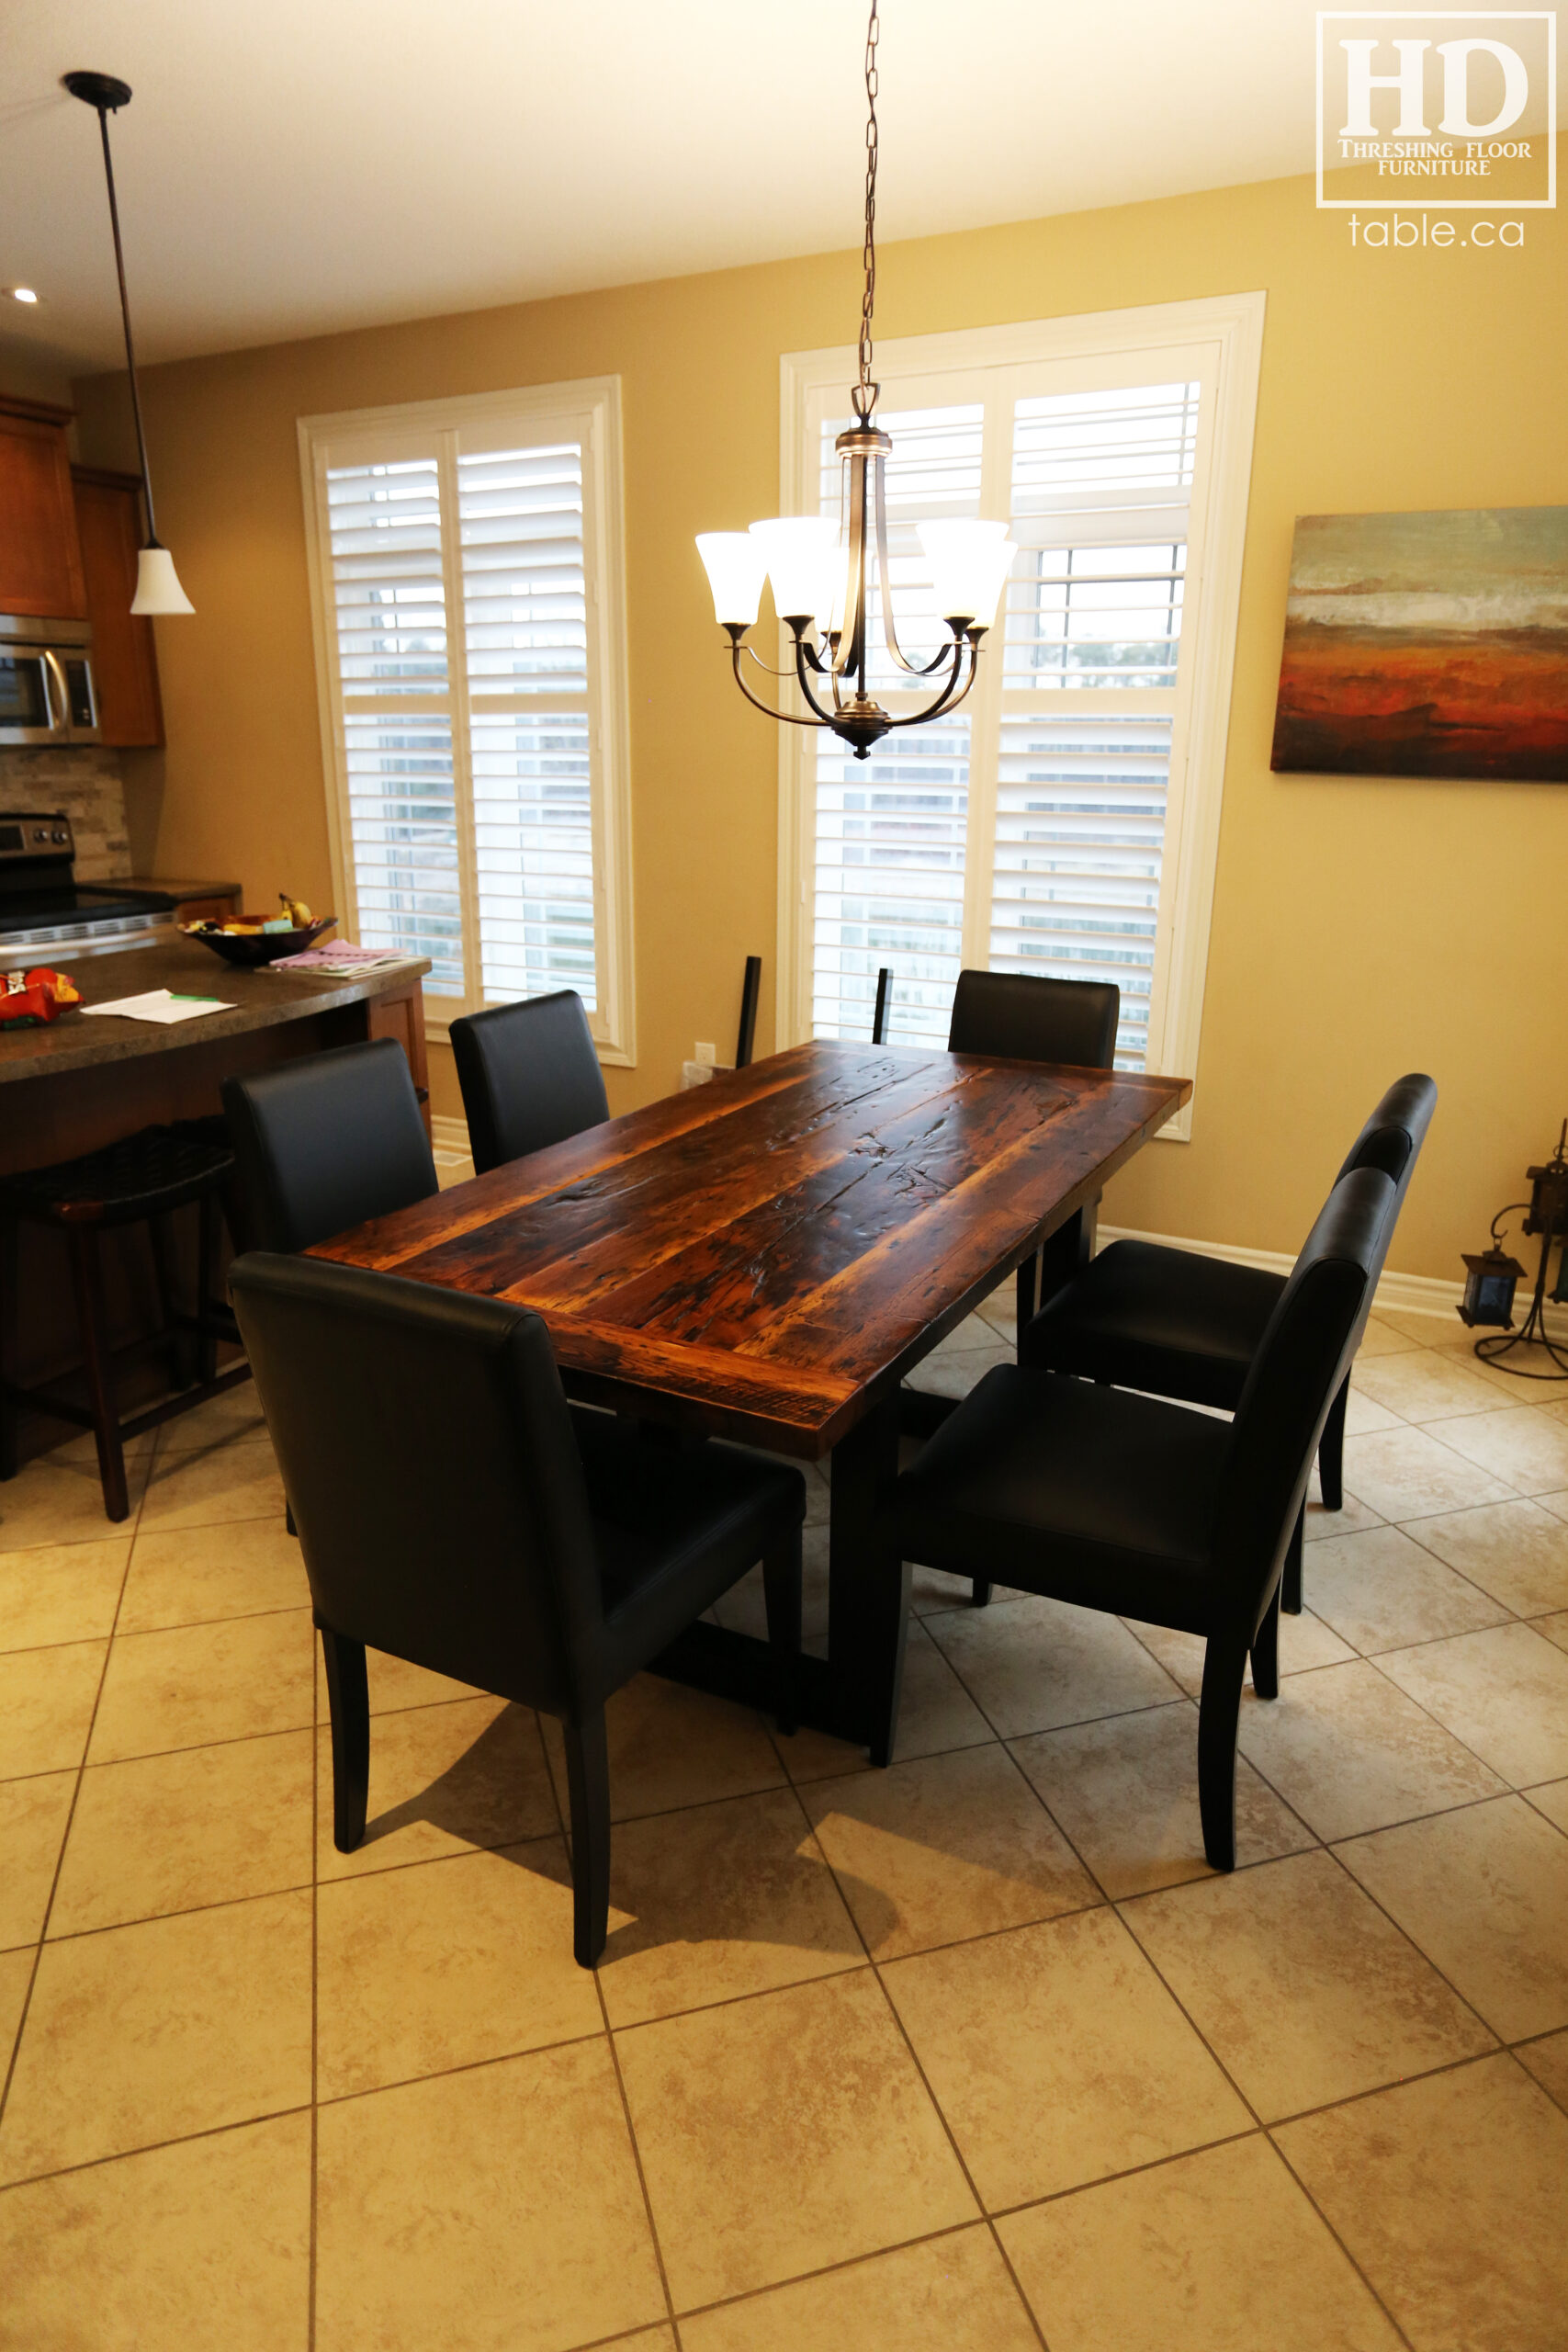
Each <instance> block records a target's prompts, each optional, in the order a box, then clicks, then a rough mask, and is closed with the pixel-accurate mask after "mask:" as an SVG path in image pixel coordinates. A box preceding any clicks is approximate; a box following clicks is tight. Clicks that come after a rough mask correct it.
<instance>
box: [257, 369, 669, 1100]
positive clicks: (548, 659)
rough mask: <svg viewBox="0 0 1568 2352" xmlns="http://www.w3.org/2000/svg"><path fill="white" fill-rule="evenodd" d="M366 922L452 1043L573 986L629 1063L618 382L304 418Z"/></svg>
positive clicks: (327, 693) (339, 844) (346, 857)
mask: <svg viewBox="0 0 1568 2352" xmlns="http://www.w3.org/2000/svg"><path fill="white" fill-rule="evenodd" d="M299 444H300V456H301V464H302V466H303V469H304V479H305V499H306V511H307V514H308V515H309V516H310V522H311V526H312V529H311V541H312V546H311V554H312V597H313V605H314V612H315V620H316V654H317V676H318V685H319V688H320V694H321V721H322V735H323V741H324V746H325V750H326V754H327V765H328V773H329V776H330V777H331V779H332V789H331V791H330V793H329V806H330V809H331V812H332V816H333V865H334V876H333V879H334V885H335V888H336V889H337V891H338V893H339V898H338V904H339V906H340V909H341V910H342V911H343V916H344V930H345V933H349V934H351V935H352V936H355V937H356V938H357V939H358V940H359V941H360V942H361V943H362V944H364V945H366V946H367V947H389V948H396V949H400V950H401V951H402V952H403V953H405V954H407V955H410V956H427V957H428V958H429V959H430V964H431V969H430V971H429V973H428V974H427V975H426V978H425V982H424V992H425V998H426V1002H427V1006H428V1009H429V1012H430V1013H431V1015H432V1016H434V1027H435V1030H436V1034H437V1035H441V1034H444V1029H445V1024H446V1023H447V1022H448V1021H450V1020H452V1019H454V1018H455V1017H456V1016H457V1014H459V1013H463V1012H477V1011H478V1010H479V1007H480V1006H482V1005H486V1004H496V1003H504V1002H508V1001H511V1000H513V999H514V998H517V997H525V996H537V995H540V994H542V993H544V992H545V991H546V990H547V989H561V988H572V989H576V990H577V991H578V993H579V995H580V996H581V998H582V1000H583V1002H584V1004H585V1005H586V1006H587V1008H588V1012H589V1016H590V1020H591V1022H592V1028H593V1034H594V1036H595V1039H596V1040H597V1042H598V1046H599V1052H600V1058H601V1059H602V1060H604V1061H608V1062H622V1063H629V1062H630V1061H631V1060H632V1059H633V1039H632V1034H631V1012H632V1007H631V919H630V891H631V876H630V869H629V819H628V809H627V798H626V651H625V600H624V595H623V591H622V562H621V522H620V515H621V493H620V407H619V388H618V385H617V383H616V382H615V379H604V380H601V381H598V382H593V383H579V384H556V385H550V386H547V387H544V388H541V389H538V390H528V391H520V392H507V393H498V394H493V395H490V394H487V395H484V396H482V397H480V398H479V399H475V400H458V401H428V402H420V403H417V404H416V405H414V406H412V407H407V408H390V409H374V410H365V411H360V412H358V413H355V414H352V415H344V416H317V417H306V418H302V419H301V421H300V425H299Z"/></svg>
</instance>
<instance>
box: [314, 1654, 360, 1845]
mask: <svg viewBox="0 0 1568 2352" xmlns="http://www.w3.org/2000/svg"><path fill="white" fill-rule="evenodd" d="M321 1660H322V1663H323V1665H324V1666H325V1668H326V1670H327V1706H328V1709H329V1712H330V1713H331V1715H332V1725H333V1845H334V1846H335V1847H336V1848H337V1849H338V1852H339V1853H340V1854H352V1853H353V1851H354V1849H355V1847H356V1846H357V1845H358V1843H359V1841H360V1839H361V1838H363V1837H364V1835H365V1810H366V1806H367V1804H368V1803H369V1799H370V1690H369V1684H368V1682H367V1677H366V1672H365V1645H364V1643H363V1642H351V1641H348V1640H347V1639H345V1637H344V1635H343V1634H334V1633H333V1632H332V1631H331V1630H330V1629H329V1628H328V1627H327V1626H325V1625H323V1626H322V1627H321Z"/></svg>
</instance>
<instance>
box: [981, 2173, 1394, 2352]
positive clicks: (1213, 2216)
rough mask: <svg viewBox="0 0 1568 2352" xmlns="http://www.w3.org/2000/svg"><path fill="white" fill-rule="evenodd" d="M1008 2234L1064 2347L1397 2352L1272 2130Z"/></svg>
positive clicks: (1146, 2351) (1058, 2345)
mask: <svg viewBox="0 0 1568 2352" xmlns="http://www.w3.org/2000/svg"><path fill="white" fill-rule="evenodd" d="M998 2229H999V2234H1000V2237H1001V2241H1002V2244H1003V2245H1004V2246H1005V2247H1006V2248H1007V2252H1008V2255H1009V2257H1010V2260H1011V2262H1012V2265H1013V2267H1014V2269H1015V2271H1016V2272H1017V2274H1018V2277H1019V2279H1020V2282H1021V2285H1022V2288H1023V2290H1024V2292H1025V2294H1026V2295H1027V2296H1028V2297H1029V2300H1030V2301H1031V2303H1032V2305H1033V2307H1034V2311H1035V2315H1036V2316H1037V2318H1038V2319H1039V2322H1040V2325H1041V2328H1042V2330H1043V2334H1044V2337H1045V2341H1046V2342H1047V2344H1049V2346H1051V2352H1175V2347H1177V2346H1180V2347H1183V2352H1186V2347H1189V2346H1190V2347H1191V2352H1264V2347H1267V2352H1397V2347H1398V2346H1399V2341H1400V2339H1399V2336H1398V2335H1397V2333H1396V2332H1395V2330H1394V2329H1393V2327H1391V2326H1390V2324H1389V2322H1388V2319H1387V2317H1386V2316H1385V2314H1384V2313H1383V2312H1382V2311H1381V2310H1380V2309H1379V2307H1378V2304H1377V2301H1376V2300H1375V2299H1374V2297H1373V2296H1372V2295H1371V2293H1370V2292H1369V2290H1368V2289H1367V2288H1366V2286H1365V2285H1364V2284H1363V2283H1362V2281H1361V2280H1360V2279H1359V2278H1358V2277H1357V2276H1356V2272H1355V2270H1354V2268H1353V2267H1352V2266H1351V2264H1350V2263H1349V2262H1348V2260H1347V2259H1346V2256H1345V2255H1344V2253H1343V2252H1342V2251H1341V2249H1340V2248H1339V2247H1338V2246H1337V2245H1336V2244H1335V2242H1334V2239H1333V2237H1332V2236H1331V2235H1330V2233H1329V2232H1328V2231H1327V2230H1326V2229H1325V2226H1324V2224H1323V2222H1322V2221H1321V2219H1320V2218H1319V2216H1318V2215H1317V2214H1316V2213H1315V2212H1314V2211H1313V2208H1312V2205H1311V2202H1310V2201H1309V2199H1307V2198H1306V2197H1305V2196H1303V2193H1302V2190H1301V2189H1300V2188H1298V2186H1297V2185H1296V2183H1295V2182H1294V2181H1293V2180H1292V2178H1291V2176H1290V2174H1289V2172H1288V2171H1287V2170H1286V2168H1285V2166H1284V2165H1282V2164H1281V2163H1280V2159H1279V2157H1278V2156H1277V2155H1276V2154H1275V2153H1274V2151H1273V2149H1272V2148H1270V2147H1269V2143H1268V2142H1267V2141H1266V2140H1265V2139H1264V2138H1263V2137H1262V2135H1261V2134H1260V2133H1258V2134H1254V2135H1253V2136H1252V2137H1251V2138H1249V2139H1246V2140H1234V2141H1231V2142H1228V2143H1226V2145H1224V2147H1220V2148H1204V2149H1202V2150H1201V2152H1200V2153H1199V2154H1196V2155H1191V2156H1178V2157H1177V2158H1176V2160H1175V2161H1174V2163H1171V2164H1165V2165H1156V2166H1155V2167H1154V2169H1153V2170H1152V2171H1149V2172H1140V2173H1134V2174H1133V2175H1132V2176H1131V2177H1129V2178H1127V2179H1125V2180H1111V2181H1106V2182H1104V2183H1103V2184H1102V2185H1101V2186H1100V2187H1099V2188H1080V2189H1079V2190H1078V2191H1077V2195H1076V2196H1073V2197H1063V2198H1058V2199H1055V2201H1054V2202H1053V2203H1051V2204H1049V2205H1037V2206H1035V2207H1034V2208H1033V2209H1032V2211H1028V2212H1023V2213H1010V2214H1009V2215H1008V2217H1007V2219H1006V2220H1005V2221H1003V2222H1000V2223H999V2224H998Z"/></svg>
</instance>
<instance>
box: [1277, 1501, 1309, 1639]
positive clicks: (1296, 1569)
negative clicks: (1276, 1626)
mask: <svg viewBox="0 0 1568 2352" xmlns="http://www.w3.org/2000/svg"><path fill="white" fill-rule="evenodd" d="M1305 1535H1306V1505H1305V1503H1303V1505H1302V1507H1301V1509H1300V1510H1299V1511H1298V1512H1297V1513H1296V1523H1295V1526H1294V1527H1293V1528H1292V1531H1291V1542H1290V1547H1289V1549H1288V1550H1287V1552H1286V1554H1285V1573H1284V1575H1283V1576H1282V1577H1280V1608H1281V1609H1282V1610H1283V1611H1285V1614H1286V1615H1287V1617H1299V1616H1300V1615H1301V1613H1302V1545H1303V1540H1304V1538H1305Z"/></svg>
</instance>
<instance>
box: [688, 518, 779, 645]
mask: <svg viewBox="0 0 1568 2352" xmlns="http://www.w3.org/2000/svg"><path fill="white" fill-rule="evenodd" d="M697 553H698V554H699V555H700V556H701V557H702V560H703V562H704V564H705V566H706V568H707V575H708V586H709V587H710V588H711V589H712V590H713V616H714V618H715V620H716V621H717V622H718V624H719V626H720V627H721V628H728V627H731V626H733V627H735V628H750V626H751V624H752V622H753V621H754V620H755V619H756V617H757V607H758V605H760V604H761V600H762V582H763V580H764V579H765V578H766V576H767V570H768V561H767V558H766V557H765V556H764V555H763V553H762V550H761V548H760V547H759V546H758V545H757V542H756V540H755V539H754V538H753V537H751V534H750V531H699V532H698V534H697Z"/></svg>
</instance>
